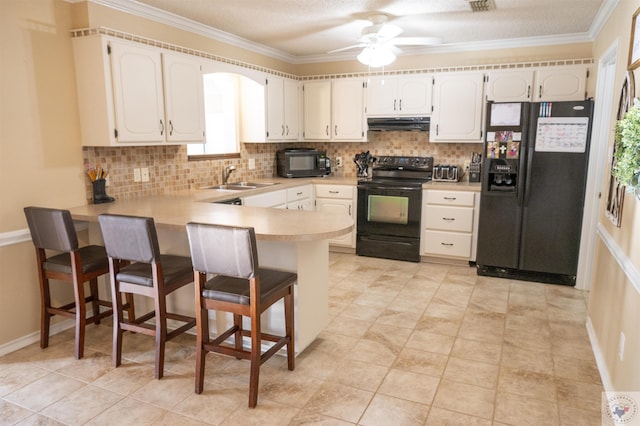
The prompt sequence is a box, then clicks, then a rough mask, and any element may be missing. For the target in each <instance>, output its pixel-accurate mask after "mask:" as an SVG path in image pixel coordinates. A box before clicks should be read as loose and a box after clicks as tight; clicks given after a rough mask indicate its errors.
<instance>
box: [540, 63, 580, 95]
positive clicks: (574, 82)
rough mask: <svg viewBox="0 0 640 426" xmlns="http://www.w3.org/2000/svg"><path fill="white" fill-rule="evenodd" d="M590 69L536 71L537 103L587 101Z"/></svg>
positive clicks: (562, 68)
mask: <svg viewBox="0 0 640 426" xmlns="http://www.w3.org/2000/svg"><path fill="white" fill-rule="evenodd" d="M587 76H588V69H587V67H586V66H584V65H571V66H566V67H549V68H540V69H537V70H536V85H535V90H534V93H533V100H534V101H535V102H541V101H547V102H554V101H558V102H559V101H583V100H585V99H586V97H587V96H586V87H587Z"/></svg>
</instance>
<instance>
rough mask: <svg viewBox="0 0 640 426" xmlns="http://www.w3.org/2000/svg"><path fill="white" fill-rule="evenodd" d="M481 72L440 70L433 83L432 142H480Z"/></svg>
mask: <svg viewBox="0 0 640 426" xmlns="http://www.w3.org/2000/svg"><path fill="white" fill-rule="evenodd" d="M483 92H484V74H483V73H481V72H455V73H454V72H452V73H440V74H437V75H436V76H435V80H434V86H433V114H432V116H431V124H430V130H429V140H430V141H431V142H469V143H481V142H482V141H483V140H482V136H483V135H482V117H483V110H484V97H483Z"/></svg>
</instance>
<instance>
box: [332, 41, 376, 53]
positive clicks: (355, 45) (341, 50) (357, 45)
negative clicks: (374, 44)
mask: <svg viewBox="0 0 640 426" xmlns="http://www.w3.org/2000/svg"><path fill="white" fill-rule="evenodd" d="M365 46H366V44H365V43H358V44H352V45H351V46H346V47H341V48H340V49H334V50H330V51H328V52H327V53H338V52H344V51H345V50H351V49H355V48H358V47H365Z"/></svg>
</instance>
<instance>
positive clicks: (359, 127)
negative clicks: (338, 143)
mask: <svg viewBox="0 0 640 426" xmlns="http://www.w3.org/2000/svg"><path fill="white" fill-rule="evenodd" d="M331 102H332V118H333V129H332V132H333V134H332V135H331V136H332V139H335V140H346V141H349V140H354V141H362V140H365V136H366V132H365V121H364V80H363V79H360V78H353V79H351V78H341V79H336V80H333V82H332V96H331Z"/></svg>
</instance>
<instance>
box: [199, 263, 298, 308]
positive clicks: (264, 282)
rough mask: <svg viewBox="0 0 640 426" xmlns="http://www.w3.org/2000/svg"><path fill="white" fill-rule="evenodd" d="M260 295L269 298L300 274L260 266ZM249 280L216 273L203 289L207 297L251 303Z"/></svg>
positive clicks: (203, 295) (203, 294) (243, 303)
mask: <svg viewBox="0 0 640 426" xmlns="http://www.w3.org/2000/svg"><path fill="white" fill-rule="evenodd" d="M258 271H259V274H258V276H259V277H260V296H261V297H262V299H263V300H264V299H267V298H269V296H270V295H271V294H272V293H274V292H277V291H279V290H281V289H283V288H286V287H287V286H289V285H290V284H291V283H292V282H295V281H296V279H297V278H298V276H297V275H296V274H295V273H293V272H285V271H276V270H273V269H266V268H259V269H258ZM249 293H250V290H249V281H248V280H245V279H242V278H232V277H226V276H224V275H216V276H215V277H213V278H211V279H210V280H208V281H207V282H206V283H205V285H204V289H203V290H202V297H204V298H205V299H212V300H220V301H224V302H230V303H238V304H242V305H249V304H250V303H251V299H250V297H249Z"/></svg>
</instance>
